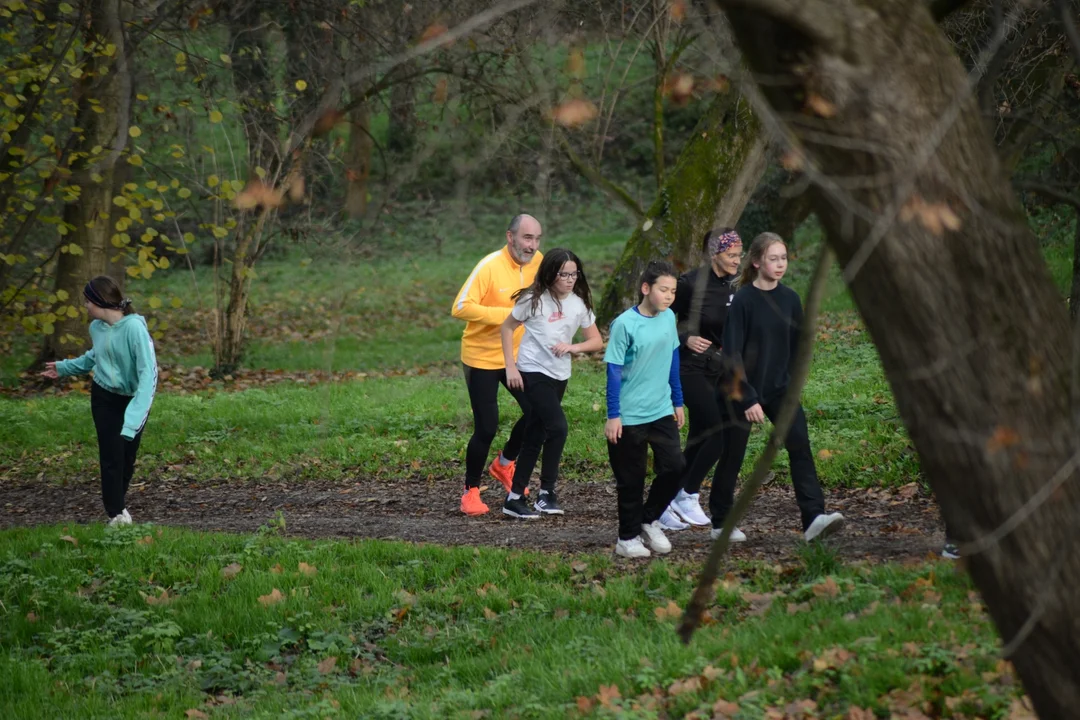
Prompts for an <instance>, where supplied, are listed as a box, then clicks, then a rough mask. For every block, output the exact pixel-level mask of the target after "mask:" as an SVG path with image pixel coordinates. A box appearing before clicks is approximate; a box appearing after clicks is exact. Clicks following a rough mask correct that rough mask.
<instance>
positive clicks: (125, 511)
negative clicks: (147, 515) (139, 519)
mask: <svg viewBox="0 0 1080 720" xmlns="http://www.w3.org/2000/svg"><path fill="white" fill-rule="evenodd" d="M122 515H123V516H124V519H125V520H127V524H128V525H130V524H131V523H133V522H135V521H134V520H132V519H131V515H130V514H129V513H128V511H127V508H124V512H123V513H122Z"/></svg>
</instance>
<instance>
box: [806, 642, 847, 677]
mask: <svg viewBox="0 0 1080 720" xmlns="http://www.w3.org/2000/svg"><path fill="white" fill-rule="evenodd" d="M853 657H855V654H854V653H853V652H851V651H850V650H847V649H846V648H842V647H831V648H825V650H824V651H823V652H822V653H821V655H819V656H818V657H816V658H814V662H813V666H814V672H824V671H826V670H828V669H829V668H838V667H841V666H842V665H844V664H845V663H846V662H847V661H848V660H850V659H851V658H853Z"/></svg>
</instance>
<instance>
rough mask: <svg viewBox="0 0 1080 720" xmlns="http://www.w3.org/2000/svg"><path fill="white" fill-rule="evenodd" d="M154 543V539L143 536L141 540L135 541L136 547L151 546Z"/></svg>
mask: <svg viewBox="0 0 1080 720" xmlns="http://www.w3.org/2000/svg"><path fill="white" fill-rule="evenodd" d="M153 542H154V538H152V537H150V536H149V535H143V536H142V537H141V538H139V539H138V540H136V541H135V544H136V545H150V544H151V543H153Z"/></svg>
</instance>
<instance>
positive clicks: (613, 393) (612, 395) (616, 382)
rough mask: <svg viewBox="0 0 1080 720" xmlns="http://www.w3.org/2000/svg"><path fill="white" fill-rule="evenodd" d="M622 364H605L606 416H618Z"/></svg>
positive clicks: (610, 417) (609, 418) (609, 417)
mask: <svg viewBox="0 0 1080 720" xmlns="http://www.w3.org/2000/svg"><path fill="white" fill-rule="evenodd" d="M622 368H623V366H622V365H616V364H615V363H610V362H609V363H608V364H607V416H608V420H611V419H612V418H617V417H619V415H620V413H619V392H620V391H621V390H622Z"/></svg>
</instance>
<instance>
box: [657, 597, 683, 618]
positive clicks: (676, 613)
mask: <svg viewBox="0 0 1080 720" xmlns="http://www.w3.org/2000/svg"><path fill="white" fill-rule="evenodd" d="M653 614H654V615H656V619H657V620H664V619H667V618H677V617H680V616H681V615H682V610H681V609H679V606H678V605H676V604H675V601H674V600H668V604H667V605H663V606H661V607H658V608H654V609H653Z"/></svg>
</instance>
